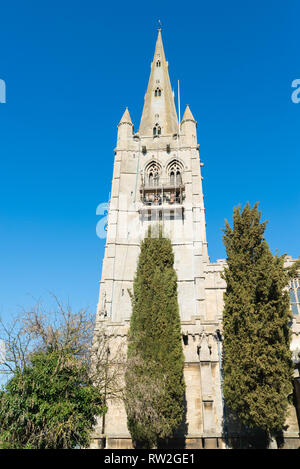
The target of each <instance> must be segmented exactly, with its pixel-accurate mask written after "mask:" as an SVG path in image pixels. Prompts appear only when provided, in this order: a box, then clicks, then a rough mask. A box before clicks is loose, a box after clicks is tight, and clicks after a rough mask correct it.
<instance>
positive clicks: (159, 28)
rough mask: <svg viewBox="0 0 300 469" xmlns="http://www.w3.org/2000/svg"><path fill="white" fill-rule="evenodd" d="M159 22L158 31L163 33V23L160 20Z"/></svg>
mask: <svg viewBox="0 0 300 469" xmlns="http://www.w3.org/2000/svg"><path fill="white" fill-rule="evenodd" d="M157 21H158V31H161V30H162V24H161V21H160V20H157Z"/></svg>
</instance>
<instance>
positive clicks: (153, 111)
mask: <svg viewBox="0 0 300 469" xmlns="http://www.w3.org/2000/svg"><path fill="white" fill-rule="evenodd" d="M156 125H157V127H160V129H161V135H168V134H171V135H172V134H174V133H178V119H177V114H176V109H175V103H174V95H173V92H172V89H171V83H170V78H169V72H168V62H167V61H166V57H165V53H164V47H163V43H162V37H161V29H160V28H159V30H158V36H157V41H156V46H155V52H154V58H153V62H152V63H151V73H150V78H149V82H148V88H147V92H146V95H145V103H144V109H143V114H142V118H141V123H140V129H139V134H140V135H141V136H143V135H146V136H147V135H149V136H150V135H153V128H154V127H155V126H156ZM158 134H159V132H158Z"/></svg>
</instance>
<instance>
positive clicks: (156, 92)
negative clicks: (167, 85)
mask: <svg viewBox="0 0 300 469" xmlns="http://www.w3.org/2000/svg"><path fill="white" fill-rule="evenodd" d="M154 96H161V89H160V88H156V90H155V91H154Z"/></svg>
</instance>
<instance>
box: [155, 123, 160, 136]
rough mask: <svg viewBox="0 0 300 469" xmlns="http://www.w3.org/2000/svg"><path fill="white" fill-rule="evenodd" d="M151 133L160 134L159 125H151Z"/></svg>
mask: <svg viewBox="0 0 300 469" xmlns="http://www.w3.org/2000/svg"><path fill="white" fill-rule="evenodd" d="M153 135H161V127H160V126H159V125H158V124H155V126H154V127H153Z"/></svg>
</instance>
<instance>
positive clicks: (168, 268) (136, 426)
mask: <svg viewBox="0 0 300 469" xmlns="http://www.w3.org/2000/svg"><path fill="white" fill-rule="evenodd" d="M173 263H174V255H173V252H172V245H171V242H170V240H169V239H167V238H164V237H163V236H162V233H161V231H160V232H159V236H158V237H151V231H150V230H149V232H148V237H146V238H145V239H144V240H143V242H142V243H141V252H140V256H139V260H138V266H137V274H136V277H135V280H134V292H133V295H132V303H133V311H132V316H131V322H130V331H129V336H128V339H129V340H128V363H129V367H128V369H127V373H126V399H125V405H126V410H127V417H128V427H129V430H130V433H131V436H132V439H133V440H134V441H136V442H138V443H139V444H140V445H141V446H143V447H148V448H151V447H157V445H158V442H159V441H160V440H164V439H168V438H170V437H172V435H173V433H174V431H175V430H176V428H177V427H178V426H179V425H180V423H181V421H182V418H183V413H184V403H183V402H184V391H185V385H184V379H183V366H184V356H183V350H182V343H181V327H180V317H179V308H178V301H177V275H176V272H175V270H174V268H173Z"/></svg>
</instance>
